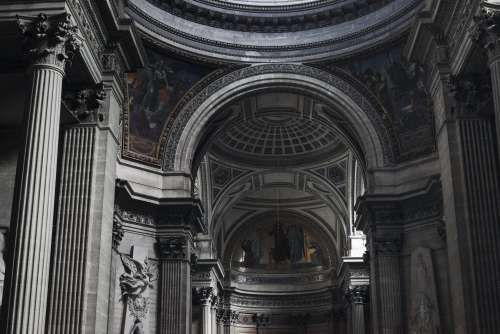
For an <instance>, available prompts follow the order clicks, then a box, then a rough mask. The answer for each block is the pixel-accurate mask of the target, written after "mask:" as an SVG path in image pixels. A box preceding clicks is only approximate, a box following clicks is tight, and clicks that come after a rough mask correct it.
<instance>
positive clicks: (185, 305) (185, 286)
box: [159, 236, 192, 334]
mask: <svg viewBox="0 0 500 334" xmlns="http://www.w3.org/2000/svg"><path fill="white" fill-rule="evenodd" d="M188 239H189V238H187V237H185V236H178V237H169V238H163V239H161V240H160V241H159V247H160V256H161V277H160V279H161V282H160V328H159V332H160V334H190V332H191V311H192V310H191V266H190V261H189V260H188V259H189V246H188V243H189V241H188Z"/></svg>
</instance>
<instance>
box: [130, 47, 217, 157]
mask: <svg viewBox="0 0 500 334" xmlns="http://www.w3.org/2000/svg"><path fill="white" fill-rule="evenodd" d="M146 54H147V64H146V66H145V67H144V68H143V69H141V70H140V71H138V72H134V73H130V74H128V127H129V128H128V133H127V135H128V136H126V137H127V138H126V140H127V143H126V146H127V149H128V151H131V152H135V153H138V154H140V155H146V156H151V157H156V156H158V145H159V141H160V140H159V139H160V136H161V134H162V131H163V129H164V127H165V124H166V123H167V120H168V119H169V117H170V116H171V114H172V112H173V111H174V109H175V107H176V105H177V103H178V102H179V101H180V100H181V98H182V96H183V95H184V94H185V93H186V92H187V91H188V90H189V89H190V88H191V87H193V85H195V83H196V82H198V81H199V80H201V79H202V78H203V77H204V76H205V75H207V74H208V73H209V72H211V69H209V68H206V67H203V66H200V65H195V64H192V63H188V62H186V61H183V60H179V59H176V58H172V57H168V56H165V55H163V54H160V53H157V52H156V51H154V50H151V49H147V50H146Z"/></svg>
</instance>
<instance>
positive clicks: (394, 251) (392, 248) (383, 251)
mask: <svg viewBox="0 0 500 334" xmlns="http://www.w3.org/2000/svg"><path fill="white" fill-rule="evenodd" d="M373 246H374V249H375V251H376V253H377V254H379V255H388V256H397V255H399V254H400V252H401V240H399V239H384V240H377V241H374V245H373Z"/></svg>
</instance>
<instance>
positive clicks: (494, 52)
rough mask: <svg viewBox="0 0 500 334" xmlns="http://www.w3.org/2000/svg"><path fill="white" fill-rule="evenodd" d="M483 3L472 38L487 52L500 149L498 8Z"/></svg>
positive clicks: (499, 29) (499, 34)
mask: <svg viewBox="0 0 500 334" xmlns="http://www.w3.org/2000/svg"><path fill="white" fill-rule="evenodd" d="M485 4H486V3H483V8H482V10H481V13H480V14H479V15H478V16H476V17H475V18H474V21H475V25H474V29H473V39H474V40H475V42H476V44H478V45H479V47H481V48H483V49H485V50H486V52H487V54H488V65H489V68H490V74H491V84H492V93H493V94H492V96H493V103H494V108H495V120H496V130H497V131H496V132H497V140H498V145H497V146H498V149H499V150H500V8H498V7H497V8H492V7H488V6H486V5H485ZM499 152H500V151H499Z"/></svg>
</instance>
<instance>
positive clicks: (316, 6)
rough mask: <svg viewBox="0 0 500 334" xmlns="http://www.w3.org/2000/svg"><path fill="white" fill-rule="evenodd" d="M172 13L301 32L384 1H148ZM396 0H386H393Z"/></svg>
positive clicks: (234, 26) (213, 23) (239, 27)
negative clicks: (250, 3) (264, 3)
mask: <svg viewBox="0 0 500 334" xmlns="http://www.w3.org/2000/svg"><path fill="white" fill-rule="evenodd" d="M148 1H149V2H150V3H152V4H154V5H155V6H157V7H158V8H161V9H162V10H165V11H167V12H169V13H171V14H173V15H175V16H178V17H181V18H183V19H186V20H189V21H193V22H196V23H199V24H203V25H207V26H210V27H215V28H222V29H226V30H234V31H252V32H266V33H271V32H284V31H304V30H311V29H317V28H322V27H325V26H330V25H336V24H340V23H342V22H348V21H352V20H354V19H356V18H358V17H363V16H365V15H367V14H369V13H372V12H375V11H376V10H378V9H380V8H382V7H383V6H385V5H387V1H384V0H373V1H371V2H370V3H368V2H365V1H359V0H351V1H343V2H338V1H332V0H326V1H325V0H323V1H317V2H313V3H304V4H301V5H295V6H294V5H291V6H245V5H241V4H236V3H231V2H227V1H224V2H223V1H189V0H181V1H168V0H148ZM394 1H396V0H390V1H389V2H394Z"/></svg>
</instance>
